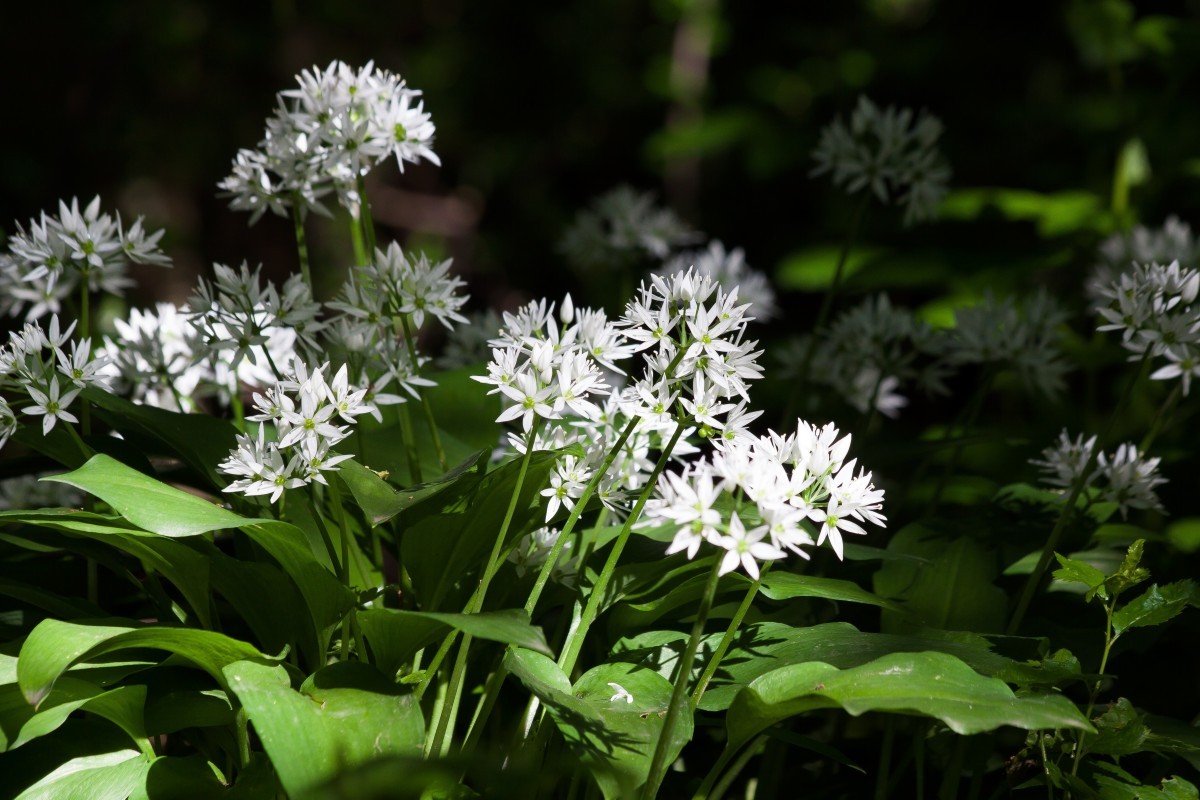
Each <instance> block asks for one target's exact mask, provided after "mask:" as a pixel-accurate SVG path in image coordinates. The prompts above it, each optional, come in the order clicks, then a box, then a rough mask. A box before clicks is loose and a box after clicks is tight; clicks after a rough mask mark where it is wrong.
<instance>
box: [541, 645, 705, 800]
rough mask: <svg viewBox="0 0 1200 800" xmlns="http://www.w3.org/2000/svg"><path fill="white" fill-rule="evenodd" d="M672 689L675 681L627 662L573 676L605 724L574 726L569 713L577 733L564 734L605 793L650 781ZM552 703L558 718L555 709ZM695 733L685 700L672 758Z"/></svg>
mask: <svg viewBox="0 0 1200 800" xmlns="http://www.w3.org/2000/svg"><path fill="white" fill-rule="evenodd" d="M671 692H672V686H671V682H670V681H668V680H667V679H666V678H663V677H662V676H661V675H659V674H658V673H656V672H654V671H652V670H649V669H645V668H643V667H639V666H637V665H634V664H628V663H613V664H601V665H600V666H598V667H593V668H592V669H590V670H588V671H587V672H585V673H584V674H583V675H582V676H580V678H579V680H577V681H576V682H575V686H574V687H573V694H574V695H575V697H576V698H578V699H580V700H582V701H583V702H584V703H587V704H588V705H590V706H591V707H592V708H594V709H596V711H597V712H598V713H599V715H600V719H601V720H603V729H602V730H596V729H589V728H588V727H587V726H579V727H578V728H575V727H574V726H572V724H571V720H570V716H569V715H567V716H566V718H565V719H566V727H567V728H568V730H569V731H573V732H574V736H572V735H568V733H567V732H564V734H563V735H564V738H566V740H567V743H568V744H569V745H570V746H571V747H572V750H574V751H575V753H576V755H577V757H578V758H579V759H580V761H581V762H582V763H583V764H584V766H585V767H587V768H588V770H589V771H590V772H591V773H592V776H593V777H594V778H595V779H596V782H597V783H599V785H600V789H601V791H603V793H604V796H605V797H606V798H617V797H629V796H632V795H633V793H634V792H635V790H636V789H637V788H638V787H639V786H641V785H642V784H643V783H645V782H646V778H647V777H649V775H650V764H651V762H652V761H653V759H654V748H655V746H656V745H657V743H658V738H659V736H660V735H661V734H662V730H663V722H664V720H665V717H666V713H667V709H668V708H669V707H670V704H671ZM549 709H550V714H551V716H552V717H554V719H555V722H556V724H557V723H558V720H559V718H558V716H557V715H556V713H555V709H554V708H553V706H550V707H549ZM561 727H562V726H560V729H561ZM691 738H692V715H691V713H690V711H689V710H688V709H687V707H686V705H685V707H684V708H683V709H682V713H681V715H680V717H679V723H678V725H676V728H675V731H674V733H673V741H672V743H671V747H670V749H669V750H668V751H667V763H668V764H669V763H672V762H673V761H674V760H675V759H676V758H677V757H678V756H679V753H680V752H681V751H682V750H683V747H684V745H686V744H687V743H688V741H690V740H691Z"/></svg>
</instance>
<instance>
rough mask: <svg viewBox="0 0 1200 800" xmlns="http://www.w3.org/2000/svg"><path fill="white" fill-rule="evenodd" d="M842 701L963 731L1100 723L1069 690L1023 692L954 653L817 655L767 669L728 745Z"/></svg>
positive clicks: (747, 697)
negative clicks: (842, 665) (860, 658)
mask: <svg viewBox="0 0 1200 800" xmlns="http://www.w3.org/2000/svg"><path fill="white" fill-rule="evenodd" d="M839 707H840V708H843V709H845V710H846V711H847V712H848V713H849V714H851V715H853V716H859V715H861V714H865V713H866V712H868V711H890V712H895V713H901V714H912V715H916V716H926V717H933V718H935V719H938V720H941V721H942V722H943V723H945V724H946V725H947V726H948V727H949V728H950V729H951V730H952V731H954V732H955V733H958V734H960V735H970V734H975V733H984V732H986V731H991V730H995V729H996V728H999V727H1002V726H1004V725H1012V726H1015V727H1018V728H1024V729H1026V730H1039V729H1046V728H1074V729H1077V730H1084V731H1091V730H1092V727H1091V725H1090V724H1089V723H1088V721H1087V720H1086V719H1084V717H1083V715H1082V714H1081V713H1080V712H1079V710H1078V709H1077V708H1076V707H1075V705H1074V704H1073V703H1072V702H1071V701H1070V700H1068V699H1067V698H1065V697H1063V696H1062V695H1058V694H1040V695H1025V696H1017V695H1015V694H1013V691H1012V690H1011V689H1010V688H1009V687H1008V685H1007V684H1005V683H1004V681H1001V680H998V679H996V678H988V677H985V676H983V675H980V674H979V673H978V672H976V671H975V670H973V669H971V668H970V667H969V666H967V665H966V664H965V663H963V662H962V661H960V660H959V659H957V658H955V657H954V656H951V655H947V654H946V653H934V652H927V653H894V654H892V655H887V656H884V657H883V658H880V659H877V660H875V661H872V662H869V663H867V664H863V665H862V666H859V667H852V668H850V669H845V670H839V669H838V668H837V667H834V666H832V665H831V664H826V663H822V662H819V661H814V662H808V663H805V664H794V665H791V666H787V667H782V668H780V669H777V670H774V671H772V672H768V673H767V674H765V675H762V676H760V677H759V678H757V679H755V680H754V682H753V683H751V684H750V685H749V686H748V687H747V688H746V689H745V690H743V691H742V692H741V693H740V694H739V695H738V696H737V698H736V699H735V700H734V702H733V705H732V706H731V707H730V709H729V713H728V715H727V717H726V726H727V729H728V732H729V745H728V747H729V748H730V749H731V750H733V751H736V750H737V749H738V748H740V747H741V746H742V745H744V744H745V743H746V742H748V741H750V739H752V738H753V737H754V736H755V735H757V734H758V733H759V732H760V731H762V730H764V729H766V728H768V727H770V726H771V725H774V724H775V723H776V722H780V721H782V720H785V719H787V718H789V717H793V716H796V715H797V714H803V713H805V712H807V711H812V710H815V709H821V708H839Z"/></svg>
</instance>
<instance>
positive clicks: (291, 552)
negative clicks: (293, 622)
mask: <svg viewBox="0 0 1200 800" xmlns="http://www.w3.org/2000/svg"><path fill="white" fill-rule="evenodd" d="M244 522H246V523H247V524H246V525H245V526H244V527H243V528H242V531H243V532H244V533H245V534H246V535H247V536H248V537H249V538H250V539H252V540H253V541H254V543H255V544H257V545H258V546H259V547H261V548H262V549H263V550H265V551H266V552H267V553H268V554H269V555H270V556H271V557H272V558H274V559H275V560H276V561H277V562H279V565H280V566H281V567H283V571H284V572H286V573H287V574H288V575H289V576H290V577H291V579H292V580H293V581H294V582H295V584H296V588H297V589H298V590H299V592H300V596H301V597H302V598H303V599H304V605H305V606H306V607H307V609H308V613H307V615H305V616H304V617H303V620H304V622H305V623H306V624H309V625H311V626H312V639H311V640H309V641H315V642H316V644H315V645H311V648H312V652H306V655H307V656H308V658H309V659H310V661H313V662H314V663H316V662H317V661H318V660H319V659H320V658H322V657H323V656H324V653H325V649H326V647H327V646H328V643H329V636H330V632H331V631H332V630H333V628H334V627H335V626H337V625H338V623H340V622H341V620H342V617H343V616H345V614H346V612H347V611H349V610H350V609H351V608H353V607H354V602H355V597H354V594H353V593H352V592H351V591H350V590H349V589H347V588H346V587H345V586H343V585H342V584H341V582H340V581H338V579H337V578H336V577H335V576H334V575H333V573H332V572H330V571H329V569H328V568H327V567H326V566H325V565H324V564H323V563H322V562H321V561H320V560H319V559H318V558H317V556H316V555H315V554H314V553H313V551H312V548H310V547H309V546H308V544H306V540H305V536H304V534H303V533H302V532H301V531H300V530H299V529H297V528H296V526H295V525H290V524H288V523H286V522H276V521H275V520H244ZM297 616H300V615H297ZM306 639H307V637H306Z"/></svg>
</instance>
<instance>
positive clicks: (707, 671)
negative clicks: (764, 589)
mask: <svg viewBox="0 0 1200 800" xmlns="http://www.w3.org/2000/svg"><path fill="white" fill-rule="evenodd" d="M773 563H774V562H772V561H767V562H764V563H763V565H762V567H760V571H759V574H758V578H757V579H756V580H755V581H754V583H752V584H750V588H749V589H747V590H746V596H745V597H743V598H742V602H741V604H740V605H738V607H737V611H735V612H734V614H733V619H731V620H730V621H729V627H727V628H726V629H725V635H724V636H722V637H721V642H720V644H718V645H717V649H716V652H714V653H713V654H712V658H710V659H709V660H708V664H706V665H705V666H704V672H703V673H702V674H701V675H700V680H698V681H696V689H695V691H693V692H692V708H695V707H696V706H698V705H700V698H702V697H704V691H705V689H707V688H708V682H709V681H711V680H712V677H713V675H714V674H715V673H716V671H717V667H719V666H720V665H721V659H723V658H724V657H725V653H726V652H728V650H729V647H730V645H732V644H733V637H734V636H735V635H736V634H737V629H738V627H739V626H741V624H742V620H744V619H745V618H746V612H748V611H749V610H750V604H751V603H753V602H754V598H755V596H756V595H757V594H758V590H759V587H761V586H762V581H763V578H764V577H765V576H766V574H767V572H768V571H769V570H770V569H771V565H772V564H773Z"/></svg>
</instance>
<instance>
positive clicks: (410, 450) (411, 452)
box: [399, 400, 422, 483]
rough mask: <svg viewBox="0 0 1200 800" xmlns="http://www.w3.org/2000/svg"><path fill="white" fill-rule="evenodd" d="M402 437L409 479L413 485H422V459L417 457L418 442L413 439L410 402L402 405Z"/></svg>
mask: <svg viewBox="0 0 1200 800" xmlns="http://www.w3.org/2000/svg"><path fill="white" fill-rule="evenodd" d="M399 415H400V435H401V436H403V437H404V455H405V457H406V458H407V460H408V472H409V478H411V479H412V482H413V483H420V482H421V480H422V477H421V459H420V458H419V457H418V456H417V442H416V440H415V439H414V438H413V437H414V435H415V434H414V433H413V424H412V412H411V411H409V409H408V401H407V400H406V401H405V402H403V403H401V404H400V410H399Z"/></svg>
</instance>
